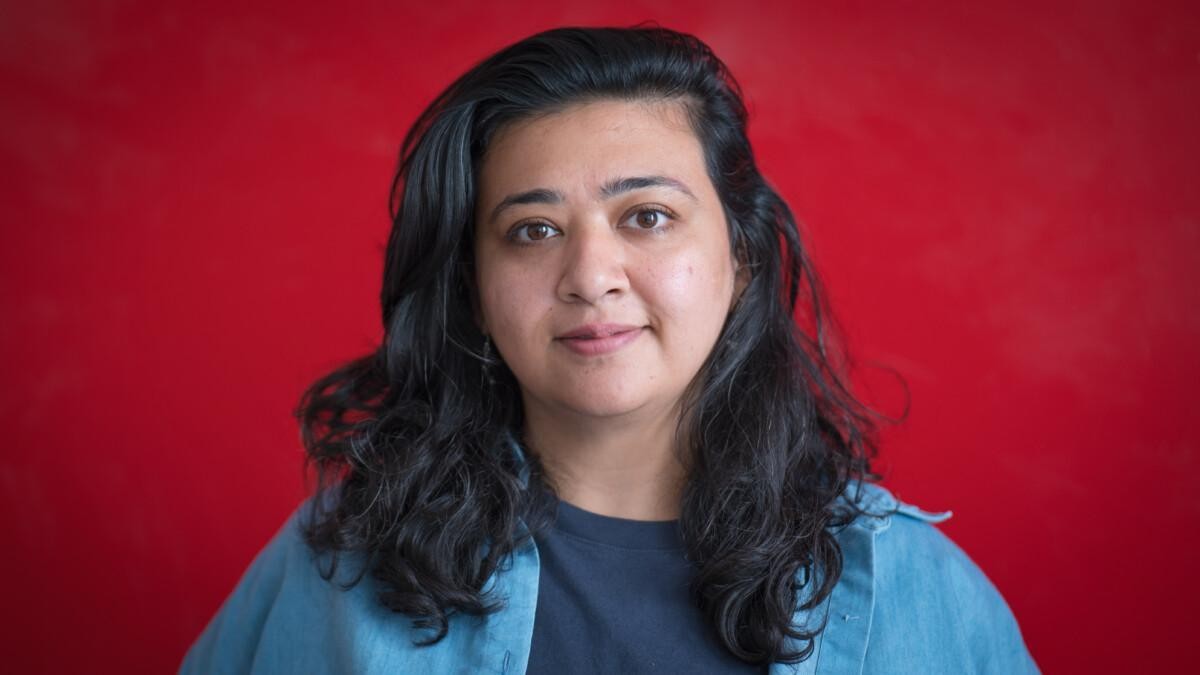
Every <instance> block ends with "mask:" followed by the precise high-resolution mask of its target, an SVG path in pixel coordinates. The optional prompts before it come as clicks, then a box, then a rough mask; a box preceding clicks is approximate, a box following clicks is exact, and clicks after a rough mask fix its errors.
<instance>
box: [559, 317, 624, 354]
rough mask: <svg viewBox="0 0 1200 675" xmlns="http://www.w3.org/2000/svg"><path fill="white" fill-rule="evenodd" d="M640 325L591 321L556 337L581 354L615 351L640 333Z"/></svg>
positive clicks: (568, 347)
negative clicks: (591, 322)
mask: <svg viewBox="0 0 1200 675" xmlns="http://www.w3.org/2000/svg"><path fill="white" fill-rule="evenodd" d="M642 330H643V327H642V326H629V325H624V324H615V323H593V324H587V325H585V326H580V327H578V328H575V329H572V330H570V331H568V332H567V333H564V334H563V335H561V336H559V337H558V341H559V342H561V343H562V344H563V346H565V347H566V348H567V349H570V350H571V351H573V352H575V353H576V354H581V355H583V356H596V355H599V354H608V353H611V352H615V351H617V350H618V349H620V348H622V347H624V346H625V345H627V344H629V343H630V342H633V341H634V340H636V339H637V338H638V336H639V335H641V334H642Z"/></svg>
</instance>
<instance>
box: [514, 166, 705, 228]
mask: <svg viewBox="0 0 1200 675" xmlns="http://www.w3.org/2000/svg"><path fill="white" fill-rule="evenodd" d="M649 187H665V188H670V189H672V190H675V191H677V192H680V193H682V194H684V195H686V196H687V197H688V198H690V199H691V200H692V201H694V202H698V201H700V200H699V199H697V198H696V195H694V194H692V191H691V190H690V189H688V186H687V185H686V184H684V182H683V181H681V180H678V179H675V178H671V177H670V176H626V177H622V178H614V179H612V180H610V181H608V182H606V183H605V184H604V185H602V186H600V196H601V197H602V198H604V199H611V198H612V197H615V196H617V195H619V194H623V193H626V192H632V191H634V190H641V189H644V188H649ZM564 201H566V198H565V197H563V193H561V192H559V191H557V190H549V189H546V188H536V189H533V190H526V191H524V192H515V193H513V194H511V195H508V196H507V197H505V198H504V199H501V200H500V203H499V204H497V205H496V208H494V209H492V215H491V222H495V221H496V219H497V218H499V217H500V213H501V212H502V211H504V210H505V209H507V208H509V207H510V206H517V205H519V204H561V203H563V202H564Z"/></svg>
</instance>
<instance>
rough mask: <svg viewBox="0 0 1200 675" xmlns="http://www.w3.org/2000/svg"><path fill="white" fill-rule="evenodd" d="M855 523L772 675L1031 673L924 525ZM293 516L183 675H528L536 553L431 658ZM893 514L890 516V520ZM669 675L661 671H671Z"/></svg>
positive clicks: (1016, 644) (453, 624) (878, 495)
mask: <svg viewBox="0 0 1200 675" xmlns="http://www.w3.org/2000/svg"><path fill="white" fill-rule="evenodd" d="M863 487H864V489H863V490H862V499H863V501H862V503H863V505H864V506H865V507H866V508H867V510H868V511H870V512H872V513H884V514H886V515H880V516H860V517H859V518H858V519H857V520H855V521H854V522H853V523H852V524H850V525H849V526H847V527H845V528H843V529H842V530H840V531H839V532H837V534H836V537H837V540H838V543H839V544H840V545H841V547H842V553H843V556H844V567H843V571H842V576H841V577H840V578H839V580H838V582H837V585H836V586H835V587H834V590H833V592H832V593H831V594H830V596H829V597H828V598H827V599H826V600H825V602H823V603H822V604H821V605H820V606H819V607H817V608H815V609H813V610H811V611H809V612H798V613H797V614H796V617H795V620H796V623H797V624H800V625H808V626H815V625H818V624H819V623H820V621H821V620H826V622H827V623H826V626H825V629H824V630H823V631H822V632H821V633H820V635H819V636H818V638H817V639H816V642H815V648H814V651H813V653H812V655H811V656H810V657H809V658H808V659H807V660H805V661H803V662H801V663H798V664H774V665H772V666H771V668H770V673H771V675H785V674H786V675H796V674H800V673H805V674H820V675H826V674H831V675H832V674H837V675H842V674H844V673H921V674H922V675H932V674H935V673H953V674H954V675H966V674H969V673H1003V674H1005V675H1020V674H1022V673H1037V672H1038V668H1037V666H1036V665H1035V664H1034V662H1033V659H1032V657H1031V656H1030V655H1029V652H1028V650H1027V649H1026V647H1025V643H1024V641H1023V640H1022V638H1021V633H1020V630H1019V628H1018V627H1017V622H1016V620H1015V619H1014V617H1013V615H1012V612H1011V611H1010V610H1009V608H1008V605H1007V604H1005V602H1004V599H1003V598H1002V597H1001V596H1000V594H999V593H998V592H997V591H996V588H995V587H994V586H993V585H992V583H991V582H990V581H989V580H988V579H987V577H985V576H984V574H983V572H981V571H980V569H979V568H978V567H977V566H976V565H975V563H974V562H972V561H971V559H970V558H968V557H967V555H966V554H965V553H963V551H962V550H961V549H960V548H958V546H956V545H955V544H954V543H953V542H952V541H950V540H949V539H948V538H947V537H946V536H945V535H943V534H942V533H941V532H940V531H939V530H938V529H937V528H936V527H934V526H933V525H932V523H938V522H941V521H943V520H945V519H946V518H949V517H950V514H949V513H940V514H935V513H929V512H926V511H923V510H921V509H919V508H917V507H915V506H912V505H911V504H906V503H903V502H899V501H897V500H896V499H895V498H894V497H893V496H892V494H891V493H890V492H888V491H887V490H886V489H884V488H883V487H880V486H878V485H874V484H864V486H863ZM301 512H302V510H298V511H297V512H296V513H295V514H293V515H292V517H291V518H289V519H288V521H287V522H286V523H285V524H284V526H283V528H282V529H281V530H280V531H279V533H278V534H276V535H275V537H274V538H273V539H272V540H271V542H270V543H269V544H267V546H266V548H264V549H263V550H262V552H261V553H259V554H258V557H257V558H255V560H254V562H253V563H252V564H251V565H250V568H249V569H248V570H247V571H246V573H245V575H244V576H243V577H242V579H241V581H240V582H239V583H238V585H237V587H236V589H234V591H233V593H232V595H230V596H229V598H228V599H227V600H226V601H225V604H224V605H223V606H222V607H221V609H220V611H218V612H217V614H216V616H215V617H213V619H212V621H210V622H209V624H208V627H207V628H206V629H205V630H204V632H203V633H202V634H201V635H200V637H199V638H198V639H197V640H196V642H195V644H193V645H192V648H191V650H190V651H189V652H188V653H187V656H186V657H185V658H184V661H183V665H182V666H181V668H180V672H182V673H247V672H253V673H312V674H317V673H419V674H421V675H433V674H436V673H524V672H525V669H526V664H527V663H528V661H529V649H530V641H531V639H532V637H533V620H534V613H535V609H536V607H537V593H538V551H537V546H536V544H535V543H534V542H533V541H529V542H528V543H527V544H526V545H525V546H524V547H523V548H521V549H520V550H518V551H516V553H515V554H514V556H513V558H512V562H511V565H509V566H507V567H505V568H504V569H501V570H499V571H497V573H496V574H495V575H493V576H492V578H491V579H490V580H489V581H488V584H487V587H486V588H488V589H490V590H495V591H496V592H498V593H499V595H500V596H502V597H504V598H505V601H506V604H505V606H504V609H503V610H501V611H500V612H498V613H496V614H492V615H490V616H487V617H472V616H466V615H455V616H453V617H451V619H450V631H449V633H448V634H447V635H446V637H445V638H444V639H442V640H441V641H440V642H438V643H437V644H434V645H431V646H427V647H417V646H415V645H414V644H413V641H414V639H416V638H418V637H422V636H423V635H426V634H419V633H417V632H416V631H415V629H414V628H413V626H412V621H411V619H409V618H408V617H407V616H404V615H401V614H397V613H394V612H391V611H390V610H388V609H386V608H385V607H383V605H381V604H380V603H379V601H378V599H377V593H378V591H379V587H378V584H377V582H375V580H374V579H373V578H372V577H371V576H370V575H369V574H367V575H364V576H363V578H362V581H361V582H360V583H359V584H358V585H356V586H354V587H353V588H352V589H351V590H349V591H343V590H341V589H340V588H339V587H338V586H337V585H335V584H332V583H330V582H328V581H325V580H324V579H323V578H321V576H320V574H319V572H318V568H317V563H316V561H315V559H314V557H313V554H312V552H311V551H310V549H309V548H308V547H307V545H306V544H305V543H304V541H303V539H302V537H301V535H300V532H299V528H298V523H297V517H298V515H299V514H300V513H301ZM889 512H890V513H889ZM665 672H669V671H665Z"/></svg>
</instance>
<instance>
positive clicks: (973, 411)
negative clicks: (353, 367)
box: [0, 0, 1200, 673]
mask: <svg viewBox="0 0 1200 675" xmlns="http://www.w3.org/2000/svg"><path fill="white" fill-rule="evenodd" d="M448 4H450V3H421V4H407V5H406V4H402V3H378V4H376V5H372V6H370V7H362V8H359V9H355V10H351V9H346V8H342V7H336V8H335V6H334V5H332V4H331V3H308V4H307V5H305V4H303V3H300V4H297V3H295V2H290V3H280V4H278V5H277V6H275V7H271V8H268V7H266V6H261V5H260V7H261V8H259V9H249V8H246V7H241V6H229V7H224V8H215V6H213V5H211V4H207V3H206V4H203V5H199V4H198V3H183V2H176V3H139V2H114V3H82V2H80V3H64V2H38V3H31V2H16V1H13V0H6V1H4V2H3V6H2V7H0V16H2V17H3V18H2V19H0V84H2V91H3V94H2V96H0V98H2V100H0V167H2V171H3V175H2V176H0V178H3V180H2V181H0V205H2V212H0V213H2V214H3V220H2V223H3V245H2V246H0V280H2V285H0V288H2V290H0V293H2V295H0V300H2V306H0V309H2V311H3V319H2V320H0V354H3V358H4V369H3V372H4V382H3V386H2V387H0V409H2V410H4V411H5V412H4V415H5V418H6V419H8V420H9V421H10V422H11V425H10V426H9V427H7V433H6V434H5V435H6V440H5V441H4V443H3V451H2V452H3V455H2V462H0V490H2V499H3V501H2V502H0V514H2V516H0V518H2V521H0V522H2V526H3V530H2V536H3V542H4V544H5V549H6V550H7V551H8V553H6V554H4V555H3V556H0V579H3V580H4V581H5V583H6V585H7V588H8V590H7V591H5V600H4V606H5V610H4V619H3V626H2V628H3V638H2V645H3V651H4V653H3V654H2V655H0V662H2V663H4V664H5V665H6V668H9V669H11V670H12V671H13V672H37V671H44V672H50V671H57V672H100V671H106V670H110V671H112V672H124V671H151V672H154V671H157V672H162V671H168V670H171V669H173V668H175V667H176V666H177V664H178V662H179V659H180V658H181V657H182V655H183V652H184V650H185V649H186V648H187V646H188V645H189V644H190V642H191V641H192V640H193V639H194V638H195V636H196V635H197V634H198V633H199V631H200V630H201V629H202V628H203V626H204V624H205V622H206V621H207V620H208V619H209V617H210V616H211V615H212V614H213V612H214V611H215V610H216V609H217V607H218V605H219V603H220V602H221V601H222V599H223V598H224V597H225V595H226V594H227V593H228V592H229V591H230V589H231V588H232V587H233V585H234V583H235V582H236V580H237V578H238V577H239V575H240V574H241V572H242V571H243V569H244V567H245V566H246V564H248V562H249V561H250V559H251V557H252V556H253V555H254V553H255V552H256V551H257V550H258V549H259V548H260V547H261V546H262V545H263V543H265V541H266V540H267V538H268V537H269V536H270V535H271V534H272V533H273V532H274V531H275V529H276V528H277V527H278V525H279V524H280V523H281V521H282V520H283V518H284V517H285V516H286V515H287V514H288V512H289V511H290V510H291V509H292V508H293V507H294V506H295V505H296V504H297V502H298V501H299V500H300V499H301V498H302V496H303V483H302V479H301V468H300V467H301V450H300V448H299V443H298V438H297V432H296V429H295V426H294V423H293V421H292V419H291V417H290V416H289V413H290V410H291V408H292V406H293V405H294V403H295V400H296V398H297V397H298V395H299V394H300V391H301V390H302V388H303V387H304V386H305V385H306V384H307V383H309V382H310V381H311V380H313V379H314V378H315V377H317V376H318V375H319V374H321V373H323V372H324V371H325V370H326V369H328V368H330V367H332V366H334V365H336V364H337V363H339V362H340V361H342V360H344V359H347V358H349V357H351V356H354V355H356V354H358V353H360V352H364V351H366V350H367V349H369V348H370V347H371V346H372V345H373V344H374V343H375V342H376V341H377V340H378V338H379V335H380V329H379V326H378V323H377V316H378V308H377V306H376V304H375V303H376V297H377V292H378V285H379V281H380V275H381V255H380V251H381V248H382V245H383V243H384V241H385V237H386V234H387V229H388V225H389V223H388V221H387V218H386V197H387V188H388V183H389V181H390V179H391V176H392V170H393V167H394V163H395V156H396V151H397V148H398V145H399V142H400V139H401V136H402V134H403V133H404V131H405V130H406V129H407V126H408V125H409V124H410V123H411V122H412V120H413V119H414V118H415V116H416V114H417V113H418V111H419V110H420V109H421V108H422V107H423V106H424V105H425V104H426V103H427V102H428V101H429V100H430V99H431V98H432V96H433V95H434V94H435V93H436V92H437V91H438V90H439V89H440V88H441V87H442V86H444V85H445V84H447V83H448V82H449V81H450V80H451V78H452V77H453V76H455V75H457V74H458V73H460V72H461V71H463V70H464V69H466V68H467V67H469V66H470V65H471V64H472V63H474V62H475V61H477V60H478V59H480V58H482V57H483V56H485V55H486V54H488V53H490V52H492V51H494V50H495V49H497V48H499V47H500V46H502V45H505V44H507V43H510V42H512V41H514V40H516V39H519V38H521V37H523V36H525V35H527V34H529V33H531V32H534V31H536V30H540V29H544V28H549V27H552V26H557V25H563V24H619V25H627V24H630V23H633V22H636V21H640V20H644V19H657V20H658V21H660V22H661V23H663V24H664V25H667V26H670V27H674V28H678V29H682V30H686V31H690V32H694V33H696V34H698V35H699V36H701V37H702V38H703V39H705V40H706V41H708V42H709V43H710V44H711V45H712V46H713V47H714V48H715V50H716V51H717V53H718V54H719V55H721V56H722V57H723V58H724V59H725V60H726V61H727V62H728V63H729V65H730V66H731V68H732V69H733V71H734V73H735V74H736V75H737V76H738V77H739V78H740V79H741V81H742V84H743V86H744V87H745V90H746V93H747V98H748V101H749V105H750V108H751V110H752V115H753V117H752V127H751V133H752V137H753V140H754V142H755V144H756V147H757V151H758V153H759V157H760V161H761V164H762V166H763V169H764V171H765V172H766V173H767V175H768V176H769V177H771V179H772V180H773V181H774V182H775V184H776V185H777V186H778V187H779V188H780V190H781V191H782V193H783V194H784V196H785V197H786V198H787V199H788V200H789V201H790V202H791V204H792V205H793V207H794V208H795V210H796V211H797V213H798V215H799V216H800V217H801V218H802V219H803V220H804V222H805V223H806V226H807V228H808V229H809V230H810V231H811V238H812V241H813V243H814V248H815V254H816V258H817V261H818V264H819V266H820V268H821V269H822V271H823V272H824V274H825V277H826V280H827V282H828V285H829V287H830V289H831V294H832V297H833V301H834V303H835V308H836V311H837V313H838V315H839V317H840V319H841V322H842V324H843V325H844V327H845V330H846V332H847V333H848V335H849V337H850V339H851V347H852V349H853V351H854V353H855V354H856V355H857V358H858V360H859V361H860V363H863V364H866V365H870V364H882V365H884V366H887V367H891V368H894V369H896V370H897V371H898V372H899V373H900V374H901V375H903V376H904V377H905V378H906V379H907V382H908V384H909V386H910V388H911V394H912V410H911V414H910V416H909V419H908V421H907V422H906V423H905V424H904V425H903V426H901V427H899V428H898V429H895V430H893V431H891V432H889V433H888V434H887V435H886V436H885V447H884V451H883V454H882V457H881V462H880V467H881V468H882V469H883V470H884V471H885V472H886V473H887V476H888V478H887V481H886V483H887V484H888V485H889V486H891V487H892V488H893V489H894V490H895V491H896V492H898V493H899V494H900V496H902V497H903V498H905V499H907V500H910V501H913V502H916V503H917V504H919V505H922V506H924V507H926V508H930V509H944V508H952V509H953V510H954V511H955V513H956V516H955V518H954V519H953V520H951V521H950V522H948V523H947V524H946V525H944V526H943V529H944V531H946V532H947V533H949V534H950V535H951V536H952V537H953V538H954V539H955V540H956V541H958V542H959V543H960V545H961V546H962V547H963V548H964V549H966V551H967V552H968V553H969V554H970V555H971V556H973V557H974V558H975V559H976V560H977V561H978V562H979V563H980V565H981V566H982V567H983V568H984V569H985V570H986V571H987V573H988V574H989V575H990V576H991V578H992V579H993V580H994V581H995V583H996V584H997V586H998V587H999V588H1000V589H1001V591H1002V592H1003V593H1004V594H1005V596H1006V597H1007V599H1008V601H1009V603H1010V605H1011V606H1012V608H1013V610H1014V611H1015V613H1016V616H1017V617H1018V619H1019V621H1020V623H1021V625H1022V627H1023V630H1024V633H1025V636H1026V639H1027V642H1028V644H1029V646H1030V648H1031V650H1032V652H1033V654H1034V656H1035V657H1036V658H1037V660H1038V661H1039V662H1040V664H1041V665H1042V667H1043V668H1044V669H1045V670H1046V671H1047V672H1089V673H1100V672H1111V673H1120V672H1133V671H1137V672H1172V671H1176V670H1178V669H1180V668H1182V667H1183V666H1182V665H1181V664H1183V663H1187V662H1190V661H1191V658H1190V652H1191V650H1192V648H1193V647H1194V639H1193V638H1192V636H1191V632H1192V628H1194V626H1195V621H1194V618H1193V617H1194V612H1195V609H1194V607H1195V605H1196V603H1197V600H1200V597H1198V595H1200V594H1198V592H1197V583H1196V581H1195V577H1194V574H1195V570H1196V569H1198V566H1197V563H1198V562H1200V561H1198V557H1200V556H1198V555H1197V551H1198V550H1200V542H1198V541H1197V535H1200V498H1198V497H1197V495H1196V493H1195V491H1194V488H1195V486H1196V480H1195V478H1194V477H1193V476H1194V474H1195V472H1196V471H1197V469H1198V468H1200V467H1198V466H1197V462H1198V459H1197V450H1198V447H1200V446H1198V442H1197V440H1196V436H1197V432H1200V424H1198V423H1197V421H1196V417H1195V415H1194V414H1193V412H1192V408H1193V405H1194V403H1193V402H1194V400H1195V394H1194V392H1195V390H1196V384H1197V383H1198V382H1200V359H1198V358H1197V352H1196V347H1197V345H1198V344H1200V339H1198V338H1200V318H1198V315H1197V313H1196V308H1197V306H1198V305H1200V292H1198V289H1200V284H1198V283H1197V281H1198V279H1197V277H1198V274H1197V265H1198V264H1200V190H1198V189H1197V186H1198V185H1200V168H1198V167H1200V160H1198V157H1200V131H1198V127H1200V125H1198V124H1197V120H1198V118H1200V12H1198V11H1197V10H1196V6H1195V5H1194V4H1191V5H1190V8H1189V6H1188V5H1189V3H1179V4H1177V5H1176V6H1174V7H1171V6H1170V5H1169V4H1168V3H1133V2H1128V3H1112V2H1105V3H1047V2H1037V3H1029V5H1028V6H1027V7H1025V8H1024V9H1010V8H1008V9H1002V8H999V7H995V6H984V3H937V2H928V3H925V2H921V3H879V4H878V5H876V6H872V5H862V4H857V3H852V4H849V5H845V4H843V3H802V4H803V6H800V7H797V6H795V5H794V3H783V2H780V3H762V4H755V3H747V2H738V3H733V2H724V3H695V2H688V3H684V2H681V1H680V2H672V3H662V4H651V3H641V4H637V3H635V4H631V5H629V6H628V7H629V8H628V9H622V10H615V9H604V8H602V7H601V6H600V3H589V2H561V1H559V2H536V3H533V2H531V3H523V4H522V3H503V4H502V5H501V6H494V5H493V3H483V2H475V3H468V4H464V5H462V6H458V7H453V8H451V7H448V6H447V5H448ZM829 4H837V5H839V6H838V8H831V7H829V6H826V5H829ZM989 4H990V3H989ZM97 5H103V7H99V6H97ZM495 5H500V3H495ZM862 381H863V382H864V383H865V385H867V386H868V387H869V389H870V391H871V392H872V394H873V396H874V399H873V400H875V401H876V402H880V403H882V404H884V405H885V407H888V408H889V409H891V410H892V411H893V412H895V408H896V403H897V401H899V400H900V399H899V394H898V392H899V389H898V386H897V385H896V384H895V382H894V380H892V379H890V378H889V376H888V374H887V372H886V371H885V370H881V369H879V368H867V369H866V370H864V371H863V374H862ZM1185 659H1186V660H1185Z"/></svg>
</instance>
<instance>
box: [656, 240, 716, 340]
mask: <svg viewBox="0 0 1200 675" xmlns="http://www.w3.org/2000/svg"><path fill="white" fill-rule="evenodd" d="M721 262H722V261H721V260H720V259H719V258H718V257H717V256H714V255H710V254H707V253H706V252H703V251H692V252H687V253H681V254H680V255H677V256H671V257H666V258H663V259H660V260H659V261H658V262H657V263H656V264H653V266H652V267H651V270H652V271H651V274H652V275H653V277H654V279H653V283H652V284H651V287H652V288H653V289H654V291H653V293H654V294H655V297H654V300H653V302H654V303H655V304H656V305H658V306H659V309H660V310H661V311H662V312H663V313H664V314H666V315H668V316H670V317H672V318H676V319H684V320H686V321H687V322H689V323H694V322H697V321H698V320H701V319H702V318H703V317H706V316H709V315H721V316H722V317H723V313H724V307H726V306H727V305H728V303H727V302H726V303H724V304H722V302H721V301H722V300H728V297H727V296H728V294H729V293H730V292H731V291H730V288H731V287H730V282H729V277H730V270H727V269H725V268H724V267H722V265H721Z"/></svg>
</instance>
